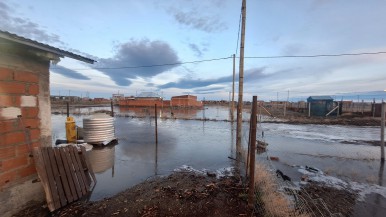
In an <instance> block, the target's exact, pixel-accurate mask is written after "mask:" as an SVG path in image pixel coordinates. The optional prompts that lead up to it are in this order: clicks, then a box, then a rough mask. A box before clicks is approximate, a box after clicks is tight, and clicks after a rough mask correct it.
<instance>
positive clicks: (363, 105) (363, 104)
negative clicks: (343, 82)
mask: <svg viewBox="0 0 386 217" xmlns="http://www.w3.org/2000/svg"><path fill="white" fill-rule="evenodd" d="M364 109H365V102H364V100H363V99H362V115H363V112H364Z"/></svg>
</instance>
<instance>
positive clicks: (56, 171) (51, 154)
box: [47, 148, 67, 207]
mask: <svg viewBox="0 0 386 217" xmlns="http://www.w3.org/2000/svg"><path fill="white" fill-rule="evenodd" d="M47 152H48V156H49V158H50V162H51V168H52V173H53V174H54V180H55V183H56V187H57V189H58V193H59V201H60V204H61V207H63V206H65V205H66V204H67V199H66V196H65V194H64V190H63V184H62V180H61V179H60V173H59V168H58V164H57V162H56V158H55V153H54V149H53V148H47Z"/></svg>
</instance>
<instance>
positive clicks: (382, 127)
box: [381, 100, 385, 162]
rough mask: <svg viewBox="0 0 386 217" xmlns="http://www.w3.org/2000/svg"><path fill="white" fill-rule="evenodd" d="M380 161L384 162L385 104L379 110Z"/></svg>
mask: <svg viewBox="0 0 386 217" xmlns="http://www.w3.org/2000/svg"><path fill="white" fill-rule="evenodd" d="M381 161H382V162H385V102H383V100H382V108H381Z"/></svg>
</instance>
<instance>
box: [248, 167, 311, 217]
mask: <svg viewBox="0 0 386 217" xmlns="http://www.w3.org/2000/svg"><path fill="white" fill-rule="evenodd" d="M275 179H276V178H275V177H274V176H273V175H272V173H270V172H269V171H268V170H267V168H266V167H265V166H264V165H262V164H259V163H257V164H256V168H255V186H256V189H255V191H256V193H255V194H256V200H257V204H259V205H258V206H260V207H256V210H257V212H259V214H262V215H264V216H273V217H274V216H278V217H279V216H280V217H286V216H309V215H307V214H300V213H296V212H295V208H294V205H293V204H291V201H290V200H289V199H288V198H287V197H286V196H285V195H284V194H283V193H282V192H280V191H279V189H278V185H277V183H276V181H275Z"/></svg>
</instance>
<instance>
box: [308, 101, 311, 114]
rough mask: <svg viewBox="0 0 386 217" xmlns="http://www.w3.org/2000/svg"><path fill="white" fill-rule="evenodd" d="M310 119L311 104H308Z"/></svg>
mask: <svg viewBox="0 0 386 217" xmlns="http://www.w3.org/2000/svg"><path fill="white" fill-rule="evenodd" d="M308 117H311V103H310V102H309V103H308Z"/></svg>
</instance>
